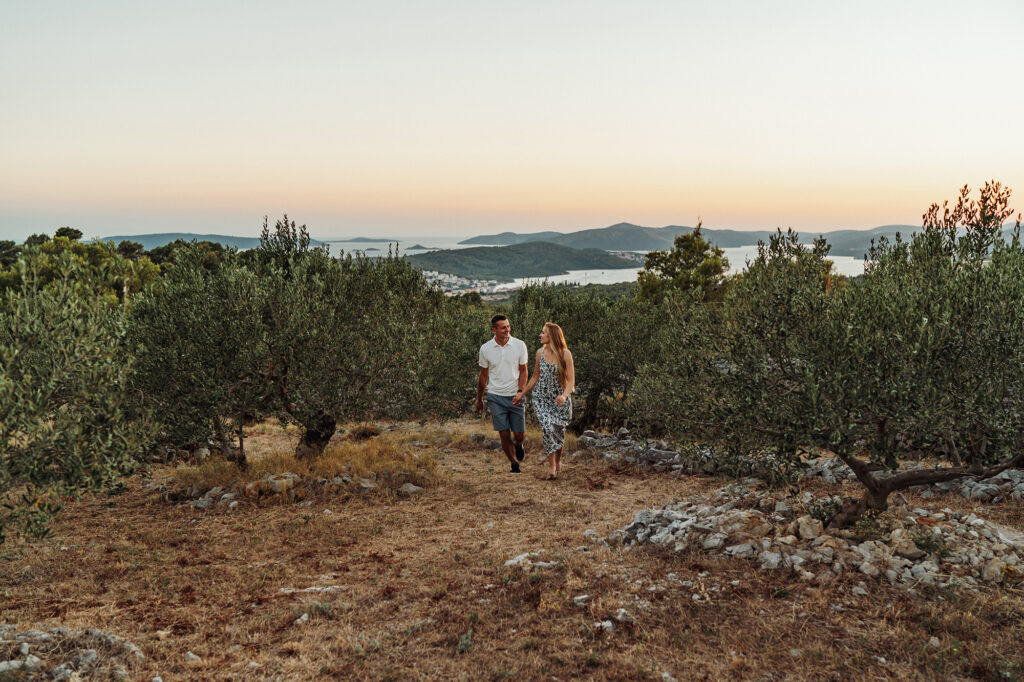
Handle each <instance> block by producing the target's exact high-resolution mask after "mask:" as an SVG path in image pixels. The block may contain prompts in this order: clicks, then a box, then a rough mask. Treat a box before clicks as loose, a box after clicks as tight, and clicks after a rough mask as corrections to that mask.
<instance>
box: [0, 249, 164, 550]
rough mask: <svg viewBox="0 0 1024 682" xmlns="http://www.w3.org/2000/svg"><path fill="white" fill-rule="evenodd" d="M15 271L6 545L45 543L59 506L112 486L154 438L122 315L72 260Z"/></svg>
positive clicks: (2, 360) (1, 443)
mask: <svg viewBox="0 0 1024 682" xmlns="http://www.w3.org/2000/svg"><path fill="white" fill-rule="evenodd" d="M42 261H45V263H44V264H43V266H45V268H47V269H49V268H51V267H53V268H54V273H53V275H54V276H50V275H49V274H48V275H47V277H46V280H48V283H46V284H43V277H42V275H41V274H40V267H43V266H41V265H40V263H41V262H42ZM16 267H18V269H19V271H20V275H21V276H20V283H19V284H18V285H17V286H16V287H13V288H11V289H8V290H7V291H5V292H3V293H2V294H0V504H2V507H0V542H2V541H3V540H4V539H5V538H6V537H8V536H9V534H10V533H11V532H12V531H13V532H15V533H19V532H27V533H29V534H32V535H36V536H39V535H46V534H47V529H46V522H47V520H48V519H49V517H50V516H51V515H52V514H53V513H54V512H56V511H57V510H58V509H59V508H60V504H61V498H62V497H63V496H65V495H68V494H78V493H81V492H85V491H95V490H101V489H104V488H108V487H111V486H113V485H115V484H116V483H117V481H118V480H119V478H120V477H121V476H123V475H125V474H127V473H129V472H131V471H132V470H133V469H134V468H135V466H136V463H137V461H138V456H139V455H140V454H141V452H142V451H143V449H144V448H145V447H146V446H147V444H148V442H149V438H150V426H149V424H148V422H147V420H146V419H145V418H144V415H142V414H141V413H140V412H139V411H138V409H137V404H138V400H137V397H136V395H135V394H134V392H133V391H132V390H131V388H130V378H131V374H132V371H133V356H132V353H131V352H130V347H129V346H128V345H127V344H126V335H125V320H124V314H123V311H122V309H121V307H120V306H118V305H117V303H116V302H115V301H113V300H111V299H110V298H108V297H105V296H100V295H97V294H96V293H95V289H96V285H95V283H93V282H90V281H88V280H89V278H90V277H91V274H92V273H90V271H89V269H88V268H86V267H85V266H84V265H83V264H82V263H81V262H80V261H77V260H76V259H75V258H74V256H73V255H72V254H71V253H62V254H59V255H58V256H56V258H55V259H52V260H51V259H49V258H43V257H42V255H41V254H40V253H39V252H38V249H33V248H29V249H28V250H27V252H26V253H25V254H24V255H23V257H22V259H21V260H20V261H19V262H18V263H17V265H16Z"/></svg>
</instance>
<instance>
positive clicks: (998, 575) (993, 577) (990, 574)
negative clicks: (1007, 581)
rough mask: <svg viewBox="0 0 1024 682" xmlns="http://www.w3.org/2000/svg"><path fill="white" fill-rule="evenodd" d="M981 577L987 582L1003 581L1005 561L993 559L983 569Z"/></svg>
mask: <svg viewBox="0 0 1024 682" xmlns="http://www.w3.org/2000/svg"><path fill="white" fill-rule="evenodd" d="M981 579H982V580H984V581H985V582H987V583H1001V582H1003V562H1002V561H1000V560H999V559H992V560H991V561H989V562H988V563H987V564H985V567H984V568H982V569H981Z"/></svg>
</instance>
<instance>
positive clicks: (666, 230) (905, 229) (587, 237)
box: [460, 223, 921, 258]
mask: <svg viewBox="0 0 1024 682" xmlns="http://www.w3.org/2000/svg"><path fill="white" fill-rule="evenodd" d="M920 229H921V228H920V227H915V226H913V225H882V226H880V227H875V228H872V229H870V230H834V231H831V232H810V231H806V232H801V233H800V236H801V241H803V242H806V243H809V242H810V241H811V240H812V239H813V238H814V237H816V236H818V235H819V234H821V235H824V236H825V238H826V239H827V240H828V242H829V244H831V245H832V254H833V255H836V256H854V257H858V258H859V257H861V256H863V255H864V254H865V253H867V250H868V247H869V246H870V244H871V240H872V239H877V238H878V237H880V236H883V235H884V236H886V237H888V238H890V239H892V238H893V237H895V236H896V234H897V233H900V234H902V235H904V236H907V235H909V234H911V233H913V232H915V231H917V230H920ZM691 230H693V228H692V227H686V226H681V225H668V226H665V227H643V226H640V225H633V224H632V223H617V224H615V225H610V226H608V227H602V228H597V229H591V230H579V231H577V232H569V233H567V234H563V233H558V232H538V233H536V234H517V233H514V232H503V233H501V234H496V235H481V236H479V237H473V238H472V239H467V240H465V241H463V242H460V243H461V244H525V243H530V242H534V241H548V242H551V243H554V244H561V245H562V246H570V247H572V248H575V249H603V250H605V251H652V250H656V249H670V248H672V243H673V241H674V240H675V238H676V236H678V235H680V234H682V233H683V232H689V231H691ZM702 231H703V232H704V234H705V235H706V236H707V238H708V239H709V240H710V241H711V242H712V243H713V244H715V245H716V246H719V247H721V248H723V249H728V248H735V247H739V246H750V245H753V244H757V243H758V242H759V241H767V240H768V237H769V236H770V235H771V234H773V233H774V230H729V229H724V230H717V229H709V228H704V229H703V230H702ZM542 235H547V236H542ZM552 235H553V236H552Z"/></svg>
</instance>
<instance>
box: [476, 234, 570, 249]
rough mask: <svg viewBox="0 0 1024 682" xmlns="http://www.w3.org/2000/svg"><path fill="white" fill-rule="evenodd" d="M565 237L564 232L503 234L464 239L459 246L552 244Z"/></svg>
mask: <svg viewBox="0 0 1024 682" xmlns="http://www.w3.org/2000/svg"><path fill="white" fill-rule="evenodd" d="M563 236H565V233H564V232H532V233H529V234H520V233H517V232H502V233H501V234H484V235H480V236H478V237H470V238H469V239H463V240H462V241H461V242H459V244H479V245H481V246H511V245H512V244H522V243H524V242H552V241H554V240H556V239H558V238H559V237H563Z"/></svg>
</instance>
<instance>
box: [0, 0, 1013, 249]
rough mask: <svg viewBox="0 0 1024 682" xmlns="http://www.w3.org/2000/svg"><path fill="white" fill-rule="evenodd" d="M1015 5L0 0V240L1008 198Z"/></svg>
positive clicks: (859, 212) (687, 219)
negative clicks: (65, 229) (265, 225)
mask: <svg viewBox="0 0 1024 682" xmlns="http://www.w3.org/2000/svg"><path fill="white" fill-rule="evenodd" d="M1022 29H1024V3H1022V2H1020V1H1019V0H1005V1H987V2H986V1H985V0H980V1H978V0H975V1H974V2H971V3H966V2H961V1H958V2H949V1H945V0H921V1H917V0H907V1H898V0H887V1H885V2H874V1H872V0H862V1H859V2H839V1H833V0H813V1H807V2H787V1H771V2H766V1H764V0H756V1H750V2H740V1H734V2H729V1H723V2H718V3H710V2H706V1H701V2H691V1H688V0H647V1H642V2H632V3H627V2H624V1H617V2H611V1H606V0H585V1H579V2H575V1H573V2H558V1H555V2H552V1H551V0H546V1H545V2H535V1H533V0H520V1H519V2H514V3H513V2H505V3H498V2H486V1H485V2H481V1H480V0H472V1H470V0H433V1H427V0H423V1H419V2H411V1H406V2H399V1H390V0H374V1H373V2H370V1H365V2H363V1H359V2H354V1H351V0H347V1H346V0H340V1H339V0H333V1H323V2H314V1H309V0H298V1H295V2H290V3H285V2H280V0H277V1H275V2H268V1H265V0H247V1H246V2H240V1H235V0H225V1H221V2H217V1H214V0H199V1H193V0H179V1H178V2H174V3H153V2H139V1H138V0H122V1H115V0H90V1H89V2H79V1H77V0H76V1H64V2H57V1H52V0H33V1H32V2H14V1H13V0H6V1H5V2H4V3H3V5H2V8H0V238H7V239H17V240H19V241H20V240H21V239H23V238H24V237H25V236H27V235H28V234H30V233H34V232H48V233H51V234H52V232H53V230H54V229H55V228H56V227H59V226H61V225H70V226H72V227H77V228H78V229H81V230H82V231H83V232H85V234H86V235H87V236H103V235H111V234H141V233H146V232H165V231H182V232H217V233H222V234H235V235H253V236H254V235H256V234H257V233H258V230H259V227H260V225H261V223H262V216H263V215H269V216H270V217H271V221H273V219H274V217H275V216H280V215H281V214H282V213H288V214H289V216H290V217H292V218H294V219H296V220H297V221H298V222H300V223H306V224H307V225H308V226H309V228H310V232H311V234H312V235H313V236H314V237H321V238H329V237H333V236H349V237H351V236H360V235H373V234H378V233H379V234H383V235H385V236H391V237H405V236H414V235H465V236H470V235H474V234H483V233H491V232H500V231H505V230H512V231H519V232H532V231H538V230H545V229H554V230H561V231H571V230H577V229H586V228H593V227H604V226H607V225H610V224H613V223H616V222H621V221H628V222H633V223H637V224H641V225H650V226H661V225H667V224H681V225H692V224H694V223H695V222H696V220H697V217H698V216H701V217H703V219H704V224H705V225H706V226H707V227H714V228H729V227H732V228H738V229H764V228H774V227H777V226H781V227H787V226H792V227H794V228H796V229H798V230H805V231H811V230H815V231H818V230H829V229H838V228H869V227H874V226H877V225H883V224H891V223H904V224H913V225H917V224H920V217H921V213H922V212H923V211H924V210H925V208H927V206H928V204H930V203H931V202H932V201H941V200H942V199H946V198H953V197H954V196H955V193H956V191H957V189H958V188H959V187H960V186H962V185H963V184H965V183H967V184H970V185H971V186H972V187H977V186H979V185H981V184H982V183H983V182H984V181H985V180H988V179H997V180H1000V181H1002V182H1003V183H1004V184H1007V185H1009V186H1010V187H1012V188H1014V189H1015V190H1016V191H1017V195H1016V199H1017V200H1016V201H1014V206H1016V207H1018V208H1024V117H1022V113H1024V86H1022V82H1021V74H1022V73H1024V49H1022V48H1021V47H1020V35H1021V31H1022Z"/></svg>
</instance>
